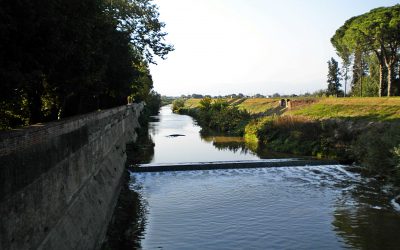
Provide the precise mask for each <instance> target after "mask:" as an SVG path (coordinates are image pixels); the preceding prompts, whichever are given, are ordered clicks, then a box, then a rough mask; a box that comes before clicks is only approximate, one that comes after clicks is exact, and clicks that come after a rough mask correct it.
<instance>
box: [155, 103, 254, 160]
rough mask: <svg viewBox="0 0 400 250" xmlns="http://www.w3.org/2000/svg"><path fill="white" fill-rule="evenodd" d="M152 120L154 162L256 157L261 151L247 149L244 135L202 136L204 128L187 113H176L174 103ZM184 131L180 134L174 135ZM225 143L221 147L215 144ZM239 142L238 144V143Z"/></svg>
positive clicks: (164, 108) (248, 158) (251, 158)
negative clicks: (172, 106) (255, 151)
mask: <svg viewBox="0 0 400 250" xmlns="http://www.w3.org/2000/svg"><path fill="white" fill-rule="evenodd" d="M154 118H155V119H156V121H154V122H150V124H149V133H150V135H151V137H152V139H153V142H154V143H155V147H154V156H153V160H152V161H151V162H152V163H176V162H207V161H224V160H225V161H235V160H256V159H259V157H258V156H257V155H255V154H254V153H252V152H251V151H250V150H246V148H245V147H240V146H242V145H244V141H243V139H242V138H240V137H227V136H208V137H201V136H200V130H201V128H200V127H199V126H197V125H196V124H195V122H194V121H193V119H192V118H191V117H190V116H187V115H178V114H174V113H172V111H171V107H170V106H164V107H162V108H161V111H160V115H158V116H156V117H154ZM171 135H180V136H176V137H174V136H171ZM216 143H225V145H226V147H225V148H223V147H221V148H220V149H217V148H216V147H215V146H213V144H216ZM234 146H237V147H234ZM229 147H230V148H231V149H232V148H234V149H235V150H230V149H228V148H229Z"/></svg>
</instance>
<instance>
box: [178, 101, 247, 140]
mask: <svg viewBox="0 0 400 250" xmlns="http://www.w3.org/2000/svg"><path fill="white" fill-rule="evenodd" d="M173 111H174V112H179V113H185V114H189V115H191V116H193V117H194V118H195V119H196V121H197V122H198V123H199V124H200V126H201V127H202V128H203V129H205V130H210V131H216V132H222V133H226V134H231V135H243V134H244V128H245V126H246V124H247V123H248V122H249V120H250V118H251V116H250V114H249V113H248V112H247V111H246V110H240V109H239V108H238V107H236V106H232V105H229V103H228V102H227V101H226V100H225V99H215V100H212V99H211V98H209V97H205V98H203V99H202V100H201V101H200V106H199V107H198V108H187V107H185V102H184V100H182V99H179V100H175V101H174V104H173ZM210 131H208V132H210ZM203 132H204V131H203Z"/></svg>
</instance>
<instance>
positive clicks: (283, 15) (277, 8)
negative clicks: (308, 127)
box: [150, 0, 399, 96]
mask: <svg viewBox="0 0 400 250" xmlns="http://www.w3.org/2000/svg"><path fill="white" fill-rule="evenodd" d="M154 3H156V4H157V5H158V6H159V11H160V19H161V21H163V22H165V23H166V28H165V31H166V32H168V36H167V40H168V42H171V43H172V44H174V46H175V51H173V52H171V53H170V54H169V55H168V58H167V60H165V61H163V60H158V61H157V62H158V64H157V65H152V66H151V68H150V69H151V74H152V76H153V80H154V89H155V90H156V91H157V92H159V93H161V94H162V95H172V96H178V95H181V94H192V93H198V94H211V95H225V94H230V93H243V94H247V95H253V94H256V93H260V94H264V95H268V94H273V93H276V92H278V93H281V94H302V93H305V92H313V91H315V90H318V89H324V88H326V75H327V61H328V60H329V59H330V57H332V56H333V57H336V53H335V51H334V49H333V47H332V45H331V43H330V38H331V37H332V35H333V34H334V32H335V31H336V29H337V28H339V27H340V26H341V25H342V24H343V23H344V22H345V21H346V20H347V19H349V18H350V17H352V16H356V15H360V14H362V13H365V12H368V11H369V10H370V9H373V8H376V7H380V6H392V5H395V4H397V3H399V1H390V0H381V1H379V0H279V1H272V0H155V1H154Z"/></svg>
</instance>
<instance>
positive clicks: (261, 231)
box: [131, 166, 380, 249]
mask: <svg viewBox="0 0 400 250" xmlns="http://www.w3.org/2000/svg"><path fill="white" fill-rule="evenodd" d="M132 176H133V179H134V180H135V181H134V182H133V183H134V184H133V185H131V187H132V188H133V189H135V190H136V191H137V192H139V193H141V194H142V197H144V198H145V199H146V202H147V203H148V206H149V207H148V217H147V225H146V229H145V236H144V238H143V239H142V242H141V244H142V246H143V248H144V249H153V248H157V247H163V248H166V249H188V248H190V249H193V248H197V249H202V248H207V249H243V248H254V249H265V248H270V249H284V248H293V247H296V248H297V249H310V248H313V249H321V248H324V249H337V248H342V247H344V246H345V245H346V244H348V243H345V242H344V241H343V240H342V239H341V238H340V237H339V236H340V234H337V233H336V232H335V230H332V220H333V217H334V215H335V214H336V215H337V216H338V215H340V214H341V213H342V212H343V211H346V210H345V209H346V208H347V207H348V206H354V204H356V203H357V201H355V200H354V199H353V198H352V197H351V195H348V196H343V193H342V192H341V190H338V184H339V183H341V184H340V185H339V186H341V187H343V188H344V189H345V190H348V191H347V192H351V190H352V189H353V188H352V187H354V185H356V184H357V183H359V182H360V178H361V177H360V176H358V175H356V174H352V173H349V172H347V171H346V170H345V169H344V168H343V167H342V166H323V167H322V166H316V167H297V168H293V167H280V168H264V169H233V170H206V171H187V172H164V173H159V174H151V173H135V174H132ZM340 199H343V200H342V203H340V202H339V201H340ZM351 203H352V204H351ZM338 204H341V205H339V210H338V211H339V212H338V211H336V212H335V209H337V208H336V207H335V206H338ZM340 209H342V210H340ZM371 209H374V210H375V211H376V210H380V209H378V205H376V206H375V207H373V206H371ZM340 211H342V212H340Z"/></svg>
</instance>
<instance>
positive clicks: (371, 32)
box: [331, 4, 400, 96]
mask: <svg viewBox="0 0 400 250" xmlns="http://www.w3.org/2000/svg"><path fill="white" fill-rule="evenodd" d="M331 41H332V44H333V46H334V47H335V49H336V51H337V52H338V54H339V56H340V57H341V58H345V57H347V56H348V55H349V54H355V53H356V52H358V53H362V54H370V53H374V54H375V55H376V57H377V59H378V61H379V72H380V74H379V93H378V94H379V96H383V92H384V87H385V85H384V84H383V82H384V77H383V76H384V68H385V67H386V69H387V75H388V76H387V85H386V86H387V91H386V92H387V95H388V96H391V95H392V94H393V87H392V82H393V78H394V77H393V68H394V65H395V64H396V62H397V61H398V60H399V56H398V51H399V48H400V5H399V4H397V5H395V6H392V7H381V8H376V9H373V10H371V11H370V12H368V13H365V14H363V15H360V16H357V17H353V18H351V19H349V20H348V21H346V22H345V24H344V25H343V26H342V27H340V28H339V29H338V30H337V31H336V33H335V35H334V36H333V37H332V39H331ZM360 80H361V79H360ZM360 87H362V84H360Z"/></svg>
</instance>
